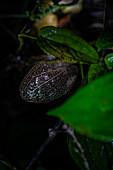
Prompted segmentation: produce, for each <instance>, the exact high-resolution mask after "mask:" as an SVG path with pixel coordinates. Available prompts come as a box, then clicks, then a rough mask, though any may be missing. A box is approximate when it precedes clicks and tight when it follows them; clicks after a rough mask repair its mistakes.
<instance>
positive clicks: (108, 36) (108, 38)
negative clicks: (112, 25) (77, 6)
mask: <svg viewBox="0 0 113 170" xmlns="http://www.w3.org/2000/svg"><path fill="white" fill-rule="evenodd" d="M95 45H96V47H97V49H98V52H99V51H101V50H103V49H105V48H111V47H113V32H105V31H103V32H102V33H101V34H100V36H99V39H98V40H97V42H96V44H95Z"/></svg>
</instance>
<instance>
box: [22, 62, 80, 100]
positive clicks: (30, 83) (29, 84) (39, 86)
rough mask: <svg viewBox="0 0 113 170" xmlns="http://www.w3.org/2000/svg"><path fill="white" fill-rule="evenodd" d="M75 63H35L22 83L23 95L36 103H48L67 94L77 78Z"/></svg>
mask: <svg viewBox="0 0 113 170" xmlns="http://www.w3.org/2000/svg"><path fill="white" fill-rule="evenodd" d="M77 75H78V69H77V67H76V66H75V65H74V64H70V63H65V62H61V61H60V62H59V61H56V62H54V63H50V62H45V63H38V64H37V65H35V66H34V67H33V68H31V70H30V71H29V72H28V74H27V75H26V76H25V78H24V79H23V81H22V82H21V85H20V95H21V97H22V98H23V99H24V100H26V101H28V102H34V103H47V102H50V101H52V100H55V99H57V98H59V97H61V96H62V95H65V94H66V93H67V92H68V91H69V90H70V89H71V88H72V86H73V85H74V84H75V82H76V80H77Z"/></svg>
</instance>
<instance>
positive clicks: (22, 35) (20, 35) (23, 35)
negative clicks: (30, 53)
mask: <svg viewBox="0 0 113 170" xmlns="http://www.w3.org/2000/svg"><path fill="white" fill-rule="evenodd" d="M18 37H26V38H30V39H33V40H37V39H38V38H36V37H32V36H29V35H26V34H19V35H18Z"/></svg>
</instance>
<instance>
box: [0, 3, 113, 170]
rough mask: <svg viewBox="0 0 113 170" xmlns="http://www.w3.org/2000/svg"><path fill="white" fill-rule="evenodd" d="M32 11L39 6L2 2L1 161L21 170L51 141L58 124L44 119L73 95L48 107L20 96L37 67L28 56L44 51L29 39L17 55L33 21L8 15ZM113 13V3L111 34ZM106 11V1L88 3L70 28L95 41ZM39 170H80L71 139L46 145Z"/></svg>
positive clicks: (62, 135) (111, 22) (63, 137)
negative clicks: (50, 130) (25, 80)
mask: <svg viewBox="0 0 113 170" xmlns="http://www.w3.org/2000/svg"><path fill="white" fill-rule="evenodd" d="M34 5H35V1H31V0H29V1H28V0H24V1H22V0H16V1H15V0H10V1H8V0H4V1H0V155H1V156H0V157H1V159H2V160H5V161H9V162H10V163H11V164H12V165H14V166H15V167H16V168H17V169H20V170H21V169H24V168H25V166H26V165H27V164H28V162H29V161H30V160H31V159H32V157H33V156H34V155H35V153H36V151H37V149H38V148H40V146H41V145H42V144H43V143H44V141H45V140H46V138H48V128H53V127H54V125H55V124H56V122H57V118H53V117H50V116H47V115H46V113H47V111H48V110H49V109H50V108H52V107H55V106H58V105H59V104H61V103H62V102H64V99H65V98H66V97H68V95H70V94H71V93H72V91H73V90H72V91H71V92H70V93H69V94H68V95H66V96H64V97H62V98H61V99H59V100H56V101H53V102H51V103H50V104H34V103H27V102H25V101H23V100H22V99H21V97H20V95H19V85H20V83H21V81H22V79H23V77H24V76H25V75H26V73H27V72H28V70H29V69H30V68H31V66H32V65H33V63H34V61H32V60H31V58H30V56H33V55H38V54H41V53H42V51H41V50H40V49H39V48H38V46H36V44H32V43H31V41H30V40H28V39H25V43H24V46H23V47H22V50H21V51H20V52H19V53H17V48H18V45H19V43H18V34H19V33H20V31H21V30H22V29H23V27H24V26H25V24H27V27H28V28H30V27H31V26H32V24H33V23H32V22H30V21H29V18H23V19H22V18H16V17H4V15H10V14H24V13H25V11H30V10H32V9H33V8H34ZM112 7H113V2H112V1H110V10H109V11H110V12H109V29H111V30H112V28H113V20H112V19H113V18H112ZM103 10H104V3H103V1H102V0H101V1H99V0H86V1H84V4H83V10H82V12H80V13H79V14H73V15H72V16H71V21H70V24H69V25H67V28H69V29H72V30H74V29H76V31H79V32H80V33H81V35H82V36H83V37H84V39H86V40H87V41H93V40H96V39H97V38H98V36H99V34H100V32H101V31H102V29H103V25H102V24H103V15H104V12H103ZM61 17H62V16H61ZM86 70H87V68H86ZM78 81H79V80H78ZM78 84H79V83H78ZM76 88H77V87H76ZM36 168H37V170H38V169H41V168H42V169H43V170H46V169H47V170H53V169H54V170H66V169H71V170H75V169H79V168H78V167H77V165H76V164H75V163H74V161H73V159H72V158H71V156H70V154H69V149H68V137H67V135H66V134H65V133H58V135H57V136H56V137H55V138H54V139H53V140H52V141H51V142H50V143H49V144H48V146H47V147H46V148H45V149H44V151H43V152H42V153H41V154H40V156H39V158H38V160H37V162H36V163H35V165H34V168H33V169H34V170H35V169H36Z"/></svg>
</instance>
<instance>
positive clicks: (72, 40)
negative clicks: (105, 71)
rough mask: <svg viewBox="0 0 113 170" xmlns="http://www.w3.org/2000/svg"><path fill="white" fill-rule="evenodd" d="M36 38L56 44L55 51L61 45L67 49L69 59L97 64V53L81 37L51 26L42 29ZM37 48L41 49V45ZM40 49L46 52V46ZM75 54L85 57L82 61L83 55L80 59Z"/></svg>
mask: <svg viewBox="0 0 113 170" xmlns="http://www.w3.org/2000/svg"><path fill="white" fill-rule="evenodd" d="M38 36H39V37H40V38H42V39H43V41H44V40H45V41H46V40H49V41H51V42H50V43H51V44H53V43H56V45H55V47H56V51H58V50H59V46H61V47H60V48H62V45H63V46H64V47H65V48H67V50H66V51H69V53H70V56H69V58H73V59H74V60H77V61H79V62H82V61H85V62H86V63H97V62H98V59H99V57H98V54H97V52H96V51H95V50H94V48H92V47H91V46H90V45H89V44H88V43H87V42H86V41H85V40H83V39H82V38H81V37H79V36H77V35H75V34H73V33H72V32H70V31H69V30H65V29H59V28H55V27H51V26H49V27H43V28H42V29H41V30H40V31H39V34H38ZM45 43H46V42H45ZM57 44H58V46H57ZM39 46H40V48H41V47H42V46H41V44H40V45H39ZM42 48H43V50H44V51H45V52H46V46H43V47H42ZM71 51H72V52H71ZM76 52H79V53H81V54H84V55H85V56H87V57H85V59H84V55H83V56H81V58H79V57H80V56H78V55H75V54H76ZM73 53H74V54H73ZM49 54H50V53H49ZM52 55H53V54H52Z"/></svg>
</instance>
